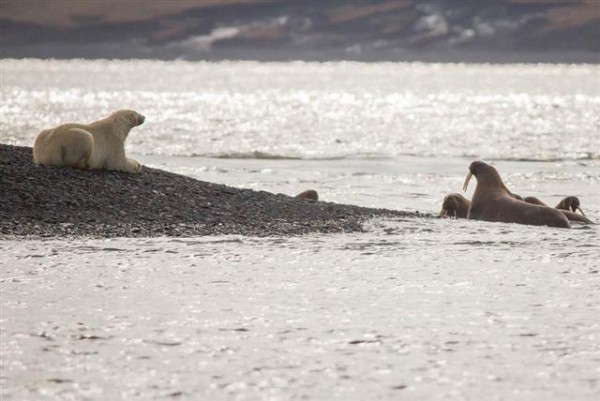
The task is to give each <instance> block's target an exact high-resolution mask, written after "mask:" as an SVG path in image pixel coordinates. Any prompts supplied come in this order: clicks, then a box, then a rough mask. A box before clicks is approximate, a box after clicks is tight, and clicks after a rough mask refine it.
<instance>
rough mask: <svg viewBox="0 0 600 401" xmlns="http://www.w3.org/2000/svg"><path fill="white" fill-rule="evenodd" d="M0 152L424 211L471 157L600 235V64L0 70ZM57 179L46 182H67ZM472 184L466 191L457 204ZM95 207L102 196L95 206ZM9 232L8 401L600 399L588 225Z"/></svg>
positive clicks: (2, 326) (599, 303) (455, 188)
mask: <svg viewBox="0 0 600 401" xmlns="http://www.w3.org/2000/svg"><path fill="white" fill-rule="evenodd" d="M0 67H1V104H0V116H1V119H0V142H2V143H9V144H14V145H26V146H31V145H32V143H33V140H34V137H35V135H36V134H37V133H38V132H39V131H41V130H42V129H45V128H49V127H52V126H55V125H58V124H61V123H64V122H91V121H94V120H97V119H99V118H102V117H104V116H106V115H108V114H110V113H111V112H112V111H115V110H117V109H122V108H128V109H134V110H136V111H138V112H140V113H142V114H144V115H145V116H146V122H145V123H144V124H143V125H142V126H140V127H137V128H135V129H134V130H132V132H131V133H130V136H129V138H128V142H127V151H128V154H129V155H130V156H131V157H134V158H136V159H137V160H139V161H141V162H142V163H143V164H145V165H147V166H151V167H157V168H162V169H165V170H169V171H173V172H177V173H181V174H185V175H188V176H192V177H196V178H198V179H202V180H206V181H211V182H216V183H223V184H228V185H232V186H235V187H244V188H252V189H256V190H267V191H271V192H276V193H285V194H289V195H294V194H296V193H299V192H301V191H303V190H305V189H309V188H312V189H316V190H317V191H318V192H319V195H320V197H321V199H322V200H325V201H332V202H339V203H350V204H357V205H361V206H369V207H385V208H390V209H401V210H409V211H415V210H418V211H420V212H426V213H431V214H435V213H437V212H438V211H439V209H440V206H441V202H442V199H443V197H444V196H445V195H446V194H448V193H451V192H461V187H462V182H463V180H464V177H465V175H466V173H467V167H468V165H469V164H470V163H471V161H473V160H485V161H488V162H491V163H493V164H494V165H495V166H496V168H497V169H498V170H499V172H500V174H501V175H502V177H503V179H504V181H505V183H506V184H507V186H508V187H509V188H510V189H511V190H512V191H513V192H515V193H518V194H520V195H523V196H525V195H535V196H537V197H539V198H541V199H542V200H544V201H546V202H547V203H549V204H552V205H554V204H556V203H557V202H558V201H559V200H560V199H562V198H563V197H565V196H567V195H576V196H578V197H579V199H580V200H581V204H582V209H583V210H584V211H585V212H586V214H587V215H588V217H590V218H591V219H592V220H594V221H597V222H600V66H598V65H460V64H421V63H408V64H402V63H373V64H362V63H351V62H331V63H303V62H296V63H257V62H233V61H231V62H220V63H208V62H185V61H173V62H158V61H102V60H100V61H83V60H72V61H52V60H7V59H4V60H0ZM57 185H60V183H57ZM474 188H475V185H474V183H472V184H471V187H470V188H469V190H468V191H467V196H469V195H470V194H471V193H472V191H473V189H474ZM91 196H93V195H91ZM365 230H366V232H365V233H352V234H348V233H346V234H337V235H316V234H315V235H307V236H302V237H295V238H279V237H274V238H260V239H259V238H248V237H239V236H225V237H198V238H186V239H176V238H153V239H108V240H85V239H68V240H67V239H45V240H26V239H21V240H4V241H1V242H0V248H1V258H0V263H1V265H0V268H1V270H0V272H1V276H0V289H1V317H0V333H1V337H2V338H1V339H2V341H1V344H0V356H1V360H0V364H1V372H0V387H1V389H0V391H1V393H0V396H1V397H2V399H3V400H107V399H110V400H119V399H123V400H154V399H156V400H161V399H165V400H169V399H177V400H181V399H185V400H187V399H189V400H198V399H204V400H298V399H307V400H333V399H339V400H391V399H406V400H422V399H426V400H436V399H439V400H566V399H568V400H597V399H599V398H600V318H599V317H600V235H599V226H596V225H581V224H580V225H574V227H573V229H571V230H562V229H553V228H548V227H531V226H522V225H515V224H501V223H486V222H477V221H465V220H453V219H437V218H431V217H429V218H427V217H422V218H408V219H402V220H396V221H394V220H374V221H370V222H368V223H366V224H365Z"/></svg>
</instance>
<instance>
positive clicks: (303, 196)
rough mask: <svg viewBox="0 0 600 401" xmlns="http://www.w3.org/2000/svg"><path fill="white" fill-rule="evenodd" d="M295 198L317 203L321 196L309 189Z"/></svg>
mask: <svg viewBox="0 0 600 401" xmlns="http://www.w3.org/2000/svg"><path fill="white" fill-rule="evenodd" d="M295 198H298V199H308V200H311V201H314V202H316V201H318V200H319V194H318V193H317V191H315V190H314V189H307V190H306V191H303V192H300V193H299V194H298V195H296V196H295Z"/></svg>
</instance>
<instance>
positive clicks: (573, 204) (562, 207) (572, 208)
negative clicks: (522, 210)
mask: <svg viewBox="0 0 600 401" xmlns="http://www.w3.org/2000/svg"><path fill="white" fill-rule="evenodd" d="M523 200H524V201H525V202H527V203H531V204H534V205H541V206H548V205H547V204H545V203H544V202H542V201H541V200H540V199H538V198H536V197H535V196H526V197H525V198H523ZM580 205H581V204H580V203H579V198H577V197H576V196H567V197H566V198H564V199H563V200H561V201H560V202H558V204H557V205H556V206H555V207H554V208H555V209H557V210H559V211H560V212H561V213H562V214H564V215H565V217H566V218H567V219H569V220H570V221H579V222H582V223H590V224H593V223H594V222H593V221H592V220H590V219H588V218H587V216H586V215H585V213H583V210H581V208H580V207H579V206H580ZM548 207H550V206H548ZM577 210H579V211H580V212H581V214H579V213H577V212H576V211H577Z"/></svg>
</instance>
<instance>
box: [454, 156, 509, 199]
mask: <svg viewBox="0 0 600 401" xmlns="http://www.w3.org/2000/svg"><path fill="white" fill-rule="evenodd" d="M473 176H475V178H477V183H478V184H481V185H483V186H485V187H486V188H501V189H503V190H505V191H506V192H508V193H509V194H511V195H512V193H511V192H510V191H509V190H508V188H506V186H505V185H504V182H502V178H501V177H500V174H498V171H497V170H496V169H495V168H494V166H491V165H489V164H487V163H485V162H482V161H474V162H473V163H471V165H470V166H469V172H468V173H467V176H466V177H465V183H464V184H463V191H466V190H467V187H468V186H469V181H471V177H473Z"/></svg>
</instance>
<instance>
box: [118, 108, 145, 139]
mask: <svg viewBox="0 0 600 401" xmlns="http://www.w3.org/2000/svg"><path fill="white" fill-rule="evenodd" d="M110 118H111V119H112V122H113V123H114V124H115V125H116V126H117V127H118V128H119V129H118V130H117V131H118V132H119V133H120V136H121V137H122V138H121V139H122V140H123V141H125V139H126V138H127V134H129V131H130V130H131V129H132V128H133V127H137V126H138V125H142V124H143V123H144V120H145V119H146V117H144V116H143V115H141V114H140V113H138V112H136V111H133V110H119V111H115V112H114V113H112V114H111V115H110Z"/></svg>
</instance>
